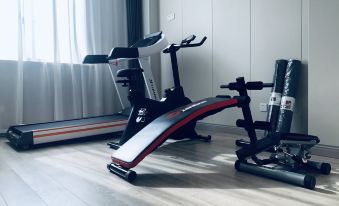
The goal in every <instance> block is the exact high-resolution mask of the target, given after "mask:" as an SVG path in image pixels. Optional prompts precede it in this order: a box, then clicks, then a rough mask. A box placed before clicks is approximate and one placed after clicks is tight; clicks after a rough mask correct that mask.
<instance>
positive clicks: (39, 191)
mask: <svg viewBox="0 0 339 206" xmlns="http://www.w3.org/2000/svg"><path fill="white" fill-rule="evenodd" d="M226 136H228V137H227V138H225V137H224V135H220V134H219V135H218V134H215V135H214V136H213V141H212V142H211V143H203V142H198V141H195V142H192V141H181V142H175V143H173V142H172V143H166V145H164V146H163V147H161V148H159V149H158V150H157V151H156V152H155V153H153V154H152V155H150V156H148V157H147V158H146V159H145V160H144V161H143V162H142V163H141V164H140V165H139V166H138V167H136V168H135V171H136V172H137V173H138V175H139V176H138V178H137V180H136V181H135V183H134V184H130V183H127V182H125V181H124V180H122V179H120V178H118V177H117V176H115V175H113V174H110V173H109V172H108V171H107V169H106V163H108V162H109V156H110V155H109V154H110V153H111V152H112V151H111V150H110V149H108V148H107V146H106V144H105V143H106V142H107V140H99V141H92V142H85V143H84V142H83V143H75V144H59V145H54V146H49V147H43V148H38V149H35V150H30V151H25V152H16V151H15V150H13V149H12V148H11V147H10V146H9V145H8V143H7V140H6V139H4V138H0V206H3V205H19V206H21V205H23V206H27V205H34V206H39V205H56V206H66V205H70V206H77V205H93V206H94V205H95V206H96V205H98V206H100V205H110V206H112V205H138V206H139V205H185V206H186V205H204V206H205V205H260V206H262V205H270V206H271V205H274V206H278V205H284V206H286V205H293V206H297V205H308V206H310V205H314V206H315V205H317V206H318V205H329V206H339V160H334V159H328V158H316V159H323V160H326V161H328V162H330V163H332V167H333V172H332V174H331V175H330V176H319V177H318V178H317V181H318V185H317V188H316V189H315V190H314V191H310V190H307V189H303V188H300V187H296V186H292V185H289V184H285V183H281V182H277V181H274V180H269V179H264V178H260V177H257V176H252V175H249V174H245V173H240V172H236V171H235V169H234V167H233V164H234V161H235V159H236V157H235V155H234V146H233V145H234V139H232V138H231V135H226Z"/></svg>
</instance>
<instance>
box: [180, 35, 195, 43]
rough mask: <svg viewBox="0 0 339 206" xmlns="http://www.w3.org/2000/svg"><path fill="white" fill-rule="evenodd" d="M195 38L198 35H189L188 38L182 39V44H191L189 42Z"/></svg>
mask: <svg viewBox="0 0 339 206" xmlns="http://www.w3.org/2000/svg"><path fill="white" fill-rule="evenodd" d="M195 38H196V36H195V35H193V34H192V35H191V36H189V37H187V38H186V39H184V40H182V41H181V45H183V44H189V43H191V41H193V40H194V39H195Z"/></svg>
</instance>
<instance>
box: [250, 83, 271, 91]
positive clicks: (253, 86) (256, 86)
mask: <svg viewBox="0 0 339 206" xmlns="http://www.w3.org/2000/svg"><path fill="white" fill-rule="evenodd" d="M273 86H274V84H273V83H263V82H260V81H255V82H247V83H246V89H248V90H262V89H263V88H265V87H273Z"/></svg>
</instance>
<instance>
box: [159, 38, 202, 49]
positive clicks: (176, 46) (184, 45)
mask: <svg viewBox="0 0 339 206" xmlns="http://www.w3.org/2000/svg"><path fill="white" fill-rule="evenodd" d="M195 38H196V36H195V35H191V36H189V37H187V38H186V39H184V40H182V41H181V43H180V44H171V45H170V46H168V47H167V48H166V49H164V51H163V53H172V52H176V51H178V50H179V49H181V48H189V47H199V46H201V45H203V44H204V43H205V41H206V39H207V37H206V36H205V37H204V38H202V39H201V41H200V42H199V43H194V44H191V42H192V41H194V40H195Z"/></svg>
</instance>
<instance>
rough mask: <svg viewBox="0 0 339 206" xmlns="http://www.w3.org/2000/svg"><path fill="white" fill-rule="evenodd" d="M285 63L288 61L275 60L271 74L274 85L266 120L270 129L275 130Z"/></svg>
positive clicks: (282, 87)
mask: <svg viewBox="0 0 339 206" xmlns="http://www.w3.org/2000/svg"><path fill="white" fill-rule="evenodd" d="M287 63H288V61H287V60H285V59H279V60H276V61H275V72H274V76H273V83H274V87H273V88H272V93H271V97H270V102H269V104H268V113H267V121H268V122H270V126H271V131H275V130H276V128H277V122H278V117H279V110H280V103H281V97H282V91H283V89H284V81H285V74H286V67H287Z"/></svg>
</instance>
